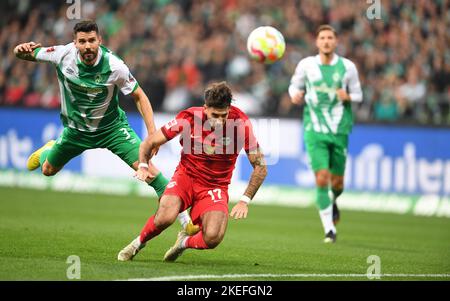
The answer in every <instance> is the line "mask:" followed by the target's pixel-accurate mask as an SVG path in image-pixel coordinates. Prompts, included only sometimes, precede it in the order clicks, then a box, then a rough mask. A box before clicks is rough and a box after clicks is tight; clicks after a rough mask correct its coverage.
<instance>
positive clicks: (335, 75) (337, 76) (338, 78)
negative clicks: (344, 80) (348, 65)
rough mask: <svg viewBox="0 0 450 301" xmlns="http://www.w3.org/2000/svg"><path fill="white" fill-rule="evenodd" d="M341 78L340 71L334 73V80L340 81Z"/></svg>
mask: <svg viewBox="0 0 450 301" xmlns="http://www.w3.org/2000/svg"><path fill="white" fill-rule="evenodd" d="M340 80H341V75H340V74H339V73H338V72H334V73H333V81H334V82H339V81H340Z"/></svg>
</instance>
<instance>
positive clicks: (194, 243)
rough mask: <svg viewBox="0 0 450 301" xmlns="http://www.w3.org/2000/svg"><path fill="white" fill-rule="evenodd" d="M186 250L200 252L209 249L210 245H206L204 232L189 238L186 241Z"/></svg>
mask: <svg viewBox="0 0 450 301" xmlns="http://www.w3.org/2000/svg"><path fill="white" fill-rule="evenodd" d="M186 248H188V249H199V250H202V249H209V247H208V245H207V244H206V243H205V240H204V239H203V233H202V231H200V232H198V233H197V234H195V235H193V236H189V238H188V239H187V240H186Z"/></svg>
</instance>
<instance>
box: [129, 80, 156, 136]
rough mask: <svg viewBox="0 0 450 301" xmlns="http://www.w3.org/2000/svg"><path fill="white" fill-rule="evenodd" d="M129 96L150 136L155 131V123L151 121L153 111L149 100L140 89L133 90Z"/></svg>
mask: <svg viewBox="0 0 450 301" xmlns="http://www.w3.org/2000/svg"><path fill="white" fill-rule="evenodd" d="M131 95H132V96H133V98H134V101H135V103H136V107H137V109H138V110H139V113H141V115H142V118H144V122H145V126H146V127H147V132H148V135H149V136H150V135H152V134H153V133H154V132H155V131H156V127H155V121H154V119H153V109H152V105H151V103H150V100H149V99H148V97H147V95H146V94H145V92H144V90H142V88H141V87H138V88H137V89H136V90H134V92H133V93H132V94H131Z"/></svg>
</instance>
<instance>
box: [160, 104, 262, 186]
mask: <svg viewBox="0 0 450 301" xmlns="http://www.w3.org/2000/svg"><path fill="white" fill-rule="evenodd" d="M161 131H162V133H163V134H164V136H166V138H167V139H168V140H171V139H173V138H174V137H175V136H177V135H178V134H181V137H180V144H181V146H182V147H183V149H182V151H181V160H180V163H179V164H178V167H177V169H179V168H183V169H184V170H185V171H186V172H187V174H189V175H190V176H192V177H194V178H195V179H196V180H198V181H199V182H200V183H202V184H204V185H211V184H214V185H217V186H226V185H228V184H230V180H231V176H232V174H233V169H234V166H235V163H236V159H237V157H238V155H239V152H240V151H241V149H242V148H244V150H245V151H246V152H247V153H249V152H251V151H254V150H255V149H256V148H257V147H258V142H257V140H256V138H255V136H254V134H253V129H252V125H251V123H250V120H249V119H248V117H247V115H245V113H244V112H242V111H241V110H239V109H238V108H236V107H234V106H231V107H230V112H229V114H228V118H227V120H226V122H225V125H224V126H223V127H220V128H216V129H212V128H211V126H210V124H209V122H208V120H207V118H206V113H205V111H204V108H203V107H191V108H189V109H187V110H184V111H182V112H180V113H178V115H177V116H176V117H175V119H174V120H172V121H170V122H169V123H167V124H166V125H165V126H163V127H162V128H161Z"/></svg>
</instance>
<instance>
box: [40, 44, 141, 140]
mask: <svg viewBox="0 0 450 301" xmlns="http://www.w3.org/2000/svg"><path fill="white" fill-rule="evenodd" d="M35 57H36V60H37V61H44V62H51V63H53V64H54V65H55V67H56V72H57V75H58V82H59V88H60V92H61V121H62V123H63V125H64V126H65V127H69V128H73V129H77V130H79V131H83V132H97V131H103V130H106V129H109V128H111V127H112V126H113V125H114V124H116V123H117V122H119V121H123V120H126V116H125V112H124V111H123V110H122V109H120V107H119V99H118V91H119V90H120V91H121V92H122V93H123V94H125V95H127V94H130V93H132V92H133V91H134V90H135V89H136V88H137V87H138V83H137V81H136V80H135V78H134V77H133V75H132V74H131V73H130V71H129V69H128V67H127V66H126V65H125V63H124V62H123V61H122V60H121V59H119V58H118V57H117V56H115V55H114V54H113V53H112V52H111V51H110V50H109V49H107V48H106V47H103V46H100V48H99V50H98V56H97V61H96V62H95V64H94V65H92V66H88V65H86V64H84V63H83V62H82V61H81V60H80V55H79V51H78V50H77V48H76V47H75V45H74V44H73V43H70V44H67V45H60V46H53V47H42V48H37V49H36V50H35Z"/></svg>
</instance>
